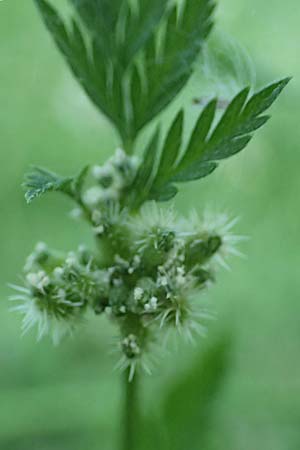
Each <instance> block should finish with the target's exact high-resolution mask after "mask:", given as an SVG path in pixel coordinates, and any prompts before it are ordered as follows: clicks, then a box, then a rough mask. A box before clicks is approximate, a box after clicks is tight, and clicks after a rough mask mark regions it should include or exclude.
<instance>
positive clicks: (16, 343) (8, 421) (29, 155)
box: [0, 0, 300, 450]
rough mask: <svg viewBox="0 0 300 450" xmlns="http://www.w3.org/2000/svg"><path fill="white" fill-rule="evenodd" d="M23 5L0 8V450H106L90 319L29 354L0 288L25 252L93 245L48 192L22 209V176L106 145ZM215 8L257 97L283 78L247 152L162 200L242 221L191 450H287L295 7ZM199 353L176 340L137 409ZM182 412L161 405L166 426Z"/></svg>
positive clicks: (31, 347)
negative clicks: (218, 382)
mask: <svg viewBox="0 0 300 450" xmlns="http://www.w3.org/2000/svg"><path fill="white" fill-rule="evenodd" d="M192 1H194V0H192ZM195 1H196V0H195ZM60 2H61V0H56V2H55V1H54V4H56V5H59V4H60ZM32 3H33V2H31V1H29V0H21V1H20V0H4V1H2V2H1V3H0V74H1V84H0V105H1V106H0V136H1V144H0V145H1V164H0V170H1V176H0V196H1V200H0V208H1V223H0V248H1V261H2V263H1V272H0V277H1V283H0V286H1V287H0V289H1V303H0V312H1V315H0V365H1V366H0V367H1V370H0V448H1V449H3V450H27V449H28V450H29V449H30V450H53V449H56V450H69V449H70V450H71V449H72V450H83V449H89V450H94V449H95V450H96V449H101V450H102V449H103V450H113V449H115V448H116V445H117V443H118V439H119V414H120V403H121V392H120V383H119V378H120V375H119V373H118V372H113V373H112V370H111V368H112V367H113V365H114V363H115V358H116V356H115V355H114V354H112V353H111V348H112V347H111V340H112V337H113V336H114V334H113V333H114V332H113V330H111V328H110V327H109V325H108V324H107V323H106V321H105V320H103V319H102V320H101V319H100V320H99V319H96V320H95V319H93V318H91V320H90V321H89V322H88V324H87V325H86V326H83V327H82V329H80V330H79V332H78V333H77V335H76V336H75V337H74V338H73V339H72V340H69V341H66V342H64V343H63V344H62V345H61V346H60V347H58V348H53V346H52V345H51V343H50V342H49V341H47V340H45V341H43V342H42V343H39V344H37V343H36V341H35V336H34V333H32V334H30V335H28V336H26V337H24V338H21V337H20V318H19V317H17V316H15V315H13V314H11V313H10V312H9V311H8V306H9V305H8V302H7V297H8V295H9V293H10V290H9V288H8V287H7V282H17V281H18V275H17V274H18V273H21V270H22V267H23V263H24V259H25V257H26V255H27V254H28V253H29V252H30V251H31V250H32V248H33V246H34V245H35V243H36V242H37V241H46V242H47V243H48V244H49V245H51V246H52V247H54V248H63V249H66V250H70V249H72V248H74V244H75V245H77V243H78V244H79V243H81V242H84V243H87V244H89V243H91V242H92V240H91V237H90V235H89V231H88V230H87V228H86V227H85V226H84V224H79V223H75V222H72V221H71V220H70V218H69V217H68V211H69V209H70V207H71V205H70V204H69V202H68V201H67V200H66V199H64V198H61V197H59V196H55V195H53V196H49V197H47V198H46V199H45V200H44V201H38V202H36V203H34V204H33V205H31V206H27V205H26V204H25V201H24V199H23V193H22V190H21V188H20V184H21V181H22V177H23V174H24V172H25V171H26V170H27V169H28V167H29V166H30V164H37V165H45V166H46V167H49V168H51V169H53V170H57V171H58V172H61V173H65V174H72V173H74V172H76V171H77V170H78V169H79V168H81V167H82V166H83V165H84V164H85V163H87V162H90V163H99V162H102V161H103V160H104V159H105V158H106V157H107V155H108V154H109V153H110V152H111V151H112V150H113V149H114V147H115V146H116V145H117V143H118V142H117V139H116V137H115V135H114V133H113V131H112V129H111V127H110V126H109V125H108V124H107V122H106V120H105V119H104V118H102V117H101V116H100V115H99V114H98V113H97V112H96V111H95V110H94V109H93V107H92V106H91V105H90V103H89V101H88V100H87V99H86V98H85V96H84V95H83V94H82V93H81V91H80V89H79V87H78V86H77V84H76V82H75V81H73V79H72V77H71V75H70V74H69V72H68V71H67V69H66V66H65V64H64V62H63V60H62V58H61V57H60V55H59V53H58V52H57V51H56V49H55V47H54V45H53V43H52V41H51V39H50V37H49V35H48V34H47V33H46V31H45V29H44V27H43V25H42V23H41V20H40V19H39V17H38V15H37V13H36V10H35V8H34V6H33V4H32ZM219 3H220V5H219V7H218V10H217V23H218V28H219V29H221V30H222V31H224V32H227V33H229V34H230V35H231V36H232V37H233V38H234V39H236V40H237V41H238V42H239V43H240V44H242V45H243V46H244V47H245V48H247V50H248V51H249V53H250V54H251V56H252V58H253V60H254V64H255V67H256V70H257V74H258V85H260V84H261V82H268V81H273V80H274V79H278V78H280V77H283V76H287V75H293V76H294V79H293V81H292V83H291V84H290V85H289V87H288V88H287V90H286V91H285V92H284V93H283V95H282V96H281V97H280V99H279V101H277V103H276V105H275V106H274V107H273V109H272V116H273V118H272V120H271V122H270V123H269V124H268V125H267V126H266V127H265V128H264V129H263V130H261V131H259V132H258V133H257V135H256V137H255V139H254V141H253V142H252V143H251V144H250V146H249V148H248V149H247V150H246V151H245V152H244V153H243V154H241V155H239V156H237V157H236V158H234V159H233V160H230V161H229V162H226V163H225V164H223V165H222V166H221V168H219V170H218V171H216V172H215V173H214V174H213V175H212V176H211V177H209V178H208V179H207V180H205V181H202V182H199V183H195V184H190V185H188V186H186V187H185V188H184V189H183V190H182V191H181V192H180V194H179V195H178V198H177V199H176V206H177V207H178V209H179V210H181V211H182V212H183V213H184V212H186V211H188V209H189V208H190V206H191V205H195V206H196V208H197V209H198V210H199V211H201V210H202V208H203V207H204V206H205V205H207V204H208V205H212V206H213V207H214V208H215V209H216V210H222V211H223V210H224V209H225V210H229V211H230V212H232V213H233V214H234V215H239V216H241V220H240V222H239V224H238V225H237V231H238V232H239V233H241V234H245V235H249V236H250V237H251V239H250V240H249V242H247V243H244V244H243V246H242V251H243V252H244V253H245V254H246V255H247V259H234V260H233V261H232V264H231V265H232V270H231V271H230V272H226V271H222V272H220V274H219V278H218V283H217V284H216V286H214V287H213V288H212V289H211V290H210V291H209V292H208V294H206V295H207V299H208V300H209V302H210V303H211V304H212V305H213V309H214V310H217V311H218V320H217V321H216V323H213V324H211V325H210V327H209V333H208V339H207V341H210V340H213V339H215V336H218V335H219V334H222V333H223V330H224V328H226V329H228V328H229V329H231V330H233V331H232V335H233V350H232V358H231V366H230V368H229V371H228V373H227V376H226V379H225V380H224V386H223V387H222V392H221V393H220V395H218V397H217V396H216V398H215V405H214V409H215V411H217V413H216V414H215V418H214V421H215V425H214V427H212V429H211V434H212V436H211V439H209V442H210V444H206V445H207V447H205V446H203V447H196V449H197V448H199V450H200V449H201V448H202V449H203V450H206V449H207V448H214V449H215V448H216V449H219V450H221V449H224V450H225V449H226V450H227V449H230V450H253V449H255V450H298V449H299V448H300V426H299V424H300V358H299V347H300V301H299V291H300V289H299V288H300V281H299V267H300V257H299V243H300V240H299V229H300V206H299V192H300V177H299V164H300V151H299V142H300V140H299V138H300V126H299V120H300V114H299V103H300V84H299V75H300V58H299V50H300V47H299V43H300V32H299V23H300V7H299V2H298V1H297V0H286V1H285V2H282V1H279V0H268V1H267V2H261V1H260V0H252V1H251V2H242V1H238V0H222V2H219ZM195 95H196V96H197V95H198V96H199V95H201V82H200V78H197V77H195V79H194V81H193V83H191V85H190V87H189V89H188V90H187V92H186V93H185V101H186V105H187V106H188V108H190V109H191V110H192V109H195V108H196V107H195V106H193V105H192V102H191V99H192V98H193V96H195ZM171 113H172V111H171ZM193 114H195V111H191V115H193ZM206 345H207V344H206V343H205V342H204V341H203V340H201V339H199V345H197V346H196V347H194V348H190V347H189V346H188V345H186V344H182V343H180V344H179V345H178V346H177V348H172V352H170V354H167V355H165V356H164V358H163V359H158V364H157V367H156V369H155V371H154V374H153V376H152V377H151V378H147V379H146V380H145V385H144V400H143V403H144V405H145V406H144V409H145V410H146V409H147V408H148V407H150V406H151V404H152V406H153V407H154V408H155V407H156V406H157V405H158V404H160V403H161V401H162V400H161V399H163V398H164V396H165V395H166V393H167V392H168V391H169V389H170V387H171V386H172V385H173V383H174V382H175V381H176V379H178V378H179V377H180V376H181V374H182V373H185V372H186V371H188V370H189V367H191V365H193V364H194V363H195V361H196V360H197V358H199V348H200V350H201V348H202V347H204V346H206ZM198 347H199V348H198ZM181 407H182V405H181V404H180V402H177V403H175V404H174V405H173V411H174V414H175V415H176V411H175V410H176V408H178V412H180V410H181ZM149 426H150V425H149ZM199 427H200V428H201V426H200V425H199ZM199 427H198V426H195V428H194V430H192V434H193V435H195V436H196V435H197V432H198V431H199V430H198V428H199ZM148 431H149V430H148ZM150 431H151V430H150ZM150 435H151V433H150ZM149 448H151V445H150V446H149ZM182 450H187V449H186V448H182ZM189 450H190V448H189Z"/></svg>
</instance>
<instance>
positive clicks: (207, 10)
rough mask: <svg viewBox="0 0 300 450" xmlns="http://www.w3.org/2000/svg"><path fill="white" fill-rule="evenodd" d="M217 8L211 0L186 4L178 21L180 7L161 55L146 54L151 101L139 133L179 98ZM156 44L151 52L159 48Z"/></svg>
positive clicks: (171, 20)
mask: <svg viewBox="0 0 300 450" xmlns="http://www.w3.org/2000/svg"><path fill="white" fill-rule="evenodd" d="M213 9H214V4H213V2H212V1H211V0H199V1H197V2H192V1H189V2H185V4H184V7H183V13H182V16H181V17H180V18H178V11H177V7H176V5H175V6H174V7H173V8H172V9H171V10H170V12H169V14H168V18H167V22H166V32H165V41H164V43H163V44H162V46H161V47H162V50H161V54H160V55H158V56H157V55H156V56H157V57H153V51H150V52H148V51H146V53H145V56H146V75H147V84H148V99H147V102H145V103H146V106H145V111H144V114H142V115H141V116H140V117H139V118H138V121H137V123H138V130H139V129H141V128H142V127H143V126H144V125H145V124H146V123H147V122H149V121H150V120H152V118H153V117H155V116H156V115H157V114H159V113H160V112H161V111H162V110H163V109H164V108H165V107H166V106H168V104H169V103H170V102H171V101H172V100H173V99H174V98H175V97H176V96H177V94H178V93H179V92H180V91H181V90H182V88H183V87H184V86H185V85H186V83H187V81H188V80H189V78H190V76H191V74H192V72H193V63H194V61H195V59H196V57H197V56H198V54H199V51H200V49H201V46H202V43H203V41H204V40H205V39H206V38H207V36H208V34H209V32H210V30H211V27H212V20H211V17H212V12H213ZM155 40H157V36H154V37H153V41H154V42H150V43H149V48H150V49H153V48H155Z"/></svg>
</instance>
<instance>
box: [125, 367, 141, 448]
mask: <svg viewBox="0 0 300 450" xmlns="http://www.w3.org/2000/svg"><path fill="white" fill-rule="evenodd" d="M124 392H125V398H124V417H123V429H124V434H123V440H122V446H121V448H122V450H136V438H137V434H136V430H137V429H138V422H139V414H138V375H137V373H135V375H134V377H133V379H132V381H129V371H125V377H124Z"/></svg>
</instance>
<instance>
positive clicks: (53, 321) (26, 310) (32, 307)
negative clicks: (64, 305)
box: [10, 286, 73, 345]
mask: <svg viewBox="0 0 300 450" xmlns="http://www.w3.org/2000/svg"><path fill="white" fill-rule="evenodd" d="M12 287H13V288H14V289H16V290H17V291H19V292H20V294H18V295H15V296H11V298H10V300H11V301H18V302H20V304H19V305H17V306H15V307H13V308H11V311H16V312H19V313H21V314H23V316H24V317H23V321H22V335H24V334H26V333H27V332H28V331H29V330H31V328H33V327H35V326H37V340H38V341H40V340H41V339H42V338H43V337H44V336H46V335H47V334H50V335H51V337H52V341H53V343H54V345H57V344H58V343H59V342H60V340H61V339H62V338H63V337H64V336H65V335H66V334H72V331H73V323H72V322H70V321H69V320H64V319H62V318H58V317H56V316H54V315H49V313H48V311H47V310H46V309H45V308H41V306H40V304H39V302H38V300H37V299H35V298H32V296H31V292H30V290H29V289H25V288H22V287H19V286H12Z"/></svg>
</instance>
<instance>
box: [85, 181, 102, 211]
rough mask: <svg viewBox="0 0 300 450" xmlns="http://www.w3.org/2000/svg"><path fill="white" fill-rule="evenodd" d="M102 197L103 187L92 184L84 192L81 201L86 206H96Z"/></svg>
mask: <svg viewBox="0 0 300 450" xmlns="http://www.w3.org/2000/svg"><path fill="white" fill-rule="evenodd" d="M103 198H104V189H103V188H101V187H100V186H93V187H91V188H90V189H88V190H87V191H86V192H85V193H84V196H83V201H84V203H85V204H86V205H88V206H97V205H98V204H99V203H100V202H101V201H102V200H103Z"/></svg>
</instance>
